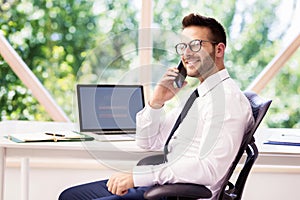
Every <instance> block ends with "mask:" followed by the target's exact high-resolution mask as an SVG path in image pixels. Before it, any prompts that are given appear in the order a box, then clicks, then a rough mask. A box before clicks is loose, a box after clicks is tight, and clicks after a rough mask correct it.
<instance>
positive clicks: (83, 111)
mask: <svg viewBox="0 0 300 200" xmlns="http://www.w3.org/2000/svg"><path fill="white" fill-rule="evenodd" d="M77 97H78V109H79V110H78V112H79V124H80V131H93V132H97V131H99V132H105V131H110V132H111V131H130V130H133V131H134V130H135V129H136V119H135V117H136V114H137V112H139V111H140V110H142V109H143V107H144V94H143V86H142V85H82V84H78V85H77Z"/></svg>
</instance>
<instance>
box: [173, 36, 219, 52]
mask: <svg viewBox="0 0 300 200" xmlns="http://www.w3.org/2000/svg"><path fill="white" fill-rule="evenodd" d="M195 41H198V42H199V43H200V45H199V49H198V50H193V49H192V47H191V43H193V42H195ZM203 42H209V43H211V44H213V45H216V44H218V42H213V41H208V40H199V39H195V40H192V41H190V42H189V43H184V42H181V43H178V44H176V45H175V50H176V53H177V54H179V55H183V54H184V51H185V50H186V48H187V47H189V48H190V50H191V51H192V52H199V51H200V50H201V47H202V43H203ZM179 45H184V50H183V51H182V53H179V52H178V46H179Z"/></svg>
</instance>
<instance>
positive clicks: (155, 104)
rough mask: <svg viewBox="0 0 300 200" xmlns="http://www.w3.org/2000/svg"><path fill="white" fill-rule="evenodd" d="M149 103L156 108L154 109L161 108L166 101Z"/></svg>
mask: <svg viewBox="0 0 300 200" xmlns="http://www.w3.org/2000/svg"><path fill="white" fill-rule="evenodd" d="M148 104H149V106H150V107H151V108H154V109H160V108H162V107H163V106H164V103H159V102H153V101H149V102H148Z"/></svg>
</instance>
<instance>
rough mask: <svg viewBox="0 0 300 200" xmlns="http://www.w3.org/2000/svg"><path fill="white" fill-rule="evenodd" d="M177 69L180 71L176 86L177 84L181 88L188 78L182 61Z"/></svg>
mask: <svg viewBox="0 0 300 200" xmlns="http://www.w3.org/2000/svg"><path fill="white" fill-rule="evenodd" d="M177 69H178V70H179V73H178V76H177V77H176V79H175V81H174V82H175V84H174V86H176V87H177V88H181V87H182V85H183V82H184V80H185V78H186V69H185V68H184V66H183V63H182V61H180V62H179V64H178V66H177Z"/></svg>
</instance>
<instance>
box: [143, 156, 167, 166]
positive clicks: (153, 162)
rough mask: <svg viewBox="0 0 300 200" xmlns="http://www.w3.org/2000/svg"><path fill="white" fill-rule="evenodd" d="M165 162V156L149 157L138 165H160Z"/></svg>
mask: <svg viewBox="0 0 300 200" xmlns="http://www.w3.org/2000/svg"><path fill="white" fill-rule="evenodd" d="M163 162H164V154H158V155H154V156H148V157H145V158H143V159H141V160H140V161H139V162H138V163H137V165H159V164H162V163H163Z"/></svg>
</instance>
